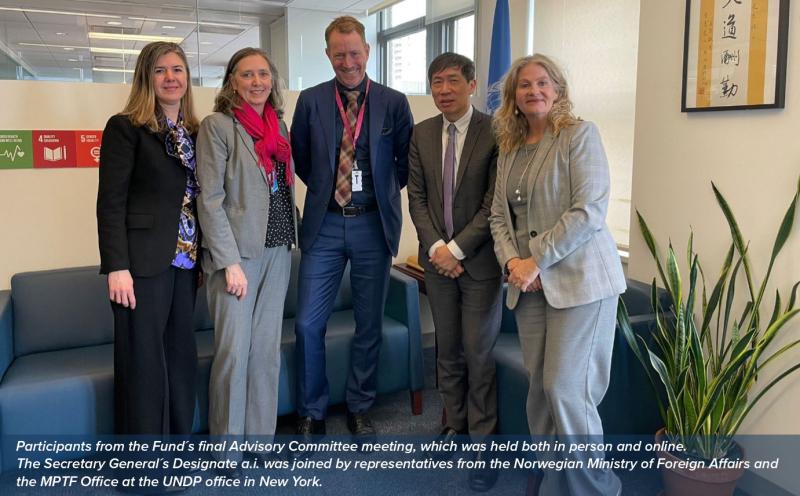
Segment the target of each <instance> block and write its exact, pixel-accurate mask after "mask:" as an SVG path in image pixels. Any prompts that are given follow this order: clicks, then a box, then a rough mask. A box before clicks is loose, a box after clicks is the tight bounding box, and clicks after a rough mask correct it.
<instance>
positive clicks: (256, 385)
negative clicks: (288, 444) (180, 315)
mask: <svg viewBox="0 0 800 496" xmlns="http://www.w3.org/2000/svg"><path fill="white" fill-rule="evenodd" d="M240 265H241V267H242V270H243V271H244V274H245V277H247V295H246V296H245V298H244V299H242V300H239V299H237V298H236V297H235V296H233V295H231V294H229V293H228V292H226V291H225V270H224V269H223V270H218V271H215V272H212V273H206V291H207V295H208V309H209V311H210V313H211V318H212V319H213V320H214V361H213V362H212V364H211V380H210V384H209V413H208V424H209V431H210V434H211V435H212V436H221V435H233V436H244V437H250V436H272V435H274V434H275V422H276V418H277V412H278V378H279V376H280V369H281V363H280V345H281V326H282V324H283V304H284V301H285V300H286V290H287V288H288V286H289V272H290V271H291V253H290V252H289V250H288V249H287V248H286V246H279V247H275V248H264V251H263V253H262V255H261V257H258V258H252V259H245V260H242V262H241V264H240ZM240 456H241V453H238V454H234V453H231V454H229V457H230V458H237V457H240Z"/></svg>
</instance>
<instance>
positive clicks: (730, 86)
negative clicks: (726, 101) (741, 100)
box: [720, 76, 739, 98]
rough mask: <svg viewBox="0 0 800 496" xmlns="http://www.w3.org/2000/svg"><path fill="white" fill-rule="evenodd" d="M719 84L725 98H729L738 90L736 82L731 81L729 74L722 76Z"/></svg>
mask: <svg viewBox="0 0 800 496" xmlns="http://www.w3.org/2000/svg"><path fill="white" fill-rule="evenodd" d="M720 85H721V86H722V96H724V97H725V98H731V97H733V96H735V95H736V93H737V92H738V91H739V85H738V84H736V83H731V82H730V77H729V76H725V77H724V78H722V81H720Z"/></svg>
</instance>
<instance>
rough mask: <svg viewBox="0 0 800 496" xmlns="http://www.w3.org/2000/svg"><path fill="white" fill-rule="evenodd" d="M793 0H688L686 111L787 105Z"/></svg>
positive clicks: (685, 80)
mask: <svg viewBox="0 0 800 496" xmlns="http://www.w3.org/2000/svg"><path fill="white" fill-rule="evenodd" d="M788 33H789V0H686V28H685V31H684V45H683V91H682V98H681V111H682V112H701V111H708V110H741V109H761V108H783V107H784V94H785V89H786V51H787V44H788Z"/></svg>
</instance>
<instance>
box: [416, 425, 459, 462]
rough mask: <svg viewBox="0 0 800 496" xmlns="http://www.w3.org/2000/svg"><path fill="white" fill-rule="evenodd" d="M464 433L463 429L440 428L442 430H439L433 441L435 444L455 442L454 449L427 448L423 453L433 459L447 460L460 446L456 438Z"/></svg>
mask: <svg viewBox="0 0 800 496" xmlns="http://www.w3.org/2000/svg"><path fill="white" fill-rule="evenodd" d="M465 435H467V433H466V432H464V431H457V430H455V429H453V428H452V427H445V428H444V429H442V432H440V433H439V435H438V436H436V439H434V441H435V442H436V443H437V444H440V445H441V444H448V445H449V444H450V443H456V449H454V450H427V451H425V455H426V456H429V457H431V458H433V459H434V460H449V459H450V458H452V457H453V454H454V453H455V452H456V451H458V450H459V448H460V446H459V443H458V438H459V437H460V436H465Z"/></svg>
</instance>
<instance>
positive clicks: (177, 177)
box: [97, 115, 194, 277]
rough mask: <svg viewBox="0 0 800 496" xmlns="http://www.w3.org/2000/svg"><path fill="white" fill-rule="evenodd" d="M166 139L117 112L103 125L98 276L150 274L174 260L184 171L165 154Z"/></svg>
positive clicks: (184, 186)
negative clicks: (138, 125)
mask: <svg viewBox="0 0 800 496" xmlns="http://www.w3.org/2000/svg"><path fill="white" fill-rule="evenodd" d="M164 138H165V136H164V134H156V133H152V132H150V131H148V130H147V129H146V128H144V127H136V126H134V125H133V124H132V123H131V121H130V120H129V119H128V118H127V117H124V116H121V115H115V116H113V117H111V118H110V119H109V120H108V123H107V124H106V128H105V130H104V131H103V144H102V146H101V147H100V182H99V185H98V191H97V235H98V241H99V243H100V272H101V273H102V274H107V273H109V272H113V271H115V270H123V269H128V270H130V272H131V274H132V275H134V276H139V277H149V276H153V275H156V274H158V273H160V272H163V271H164V270H166V269H167V268H169V266H170V265H171V264H172V259H173V258H174V257H175V249H176V247H177V243H178V222H179V220H180V210H181V204H182V203H183V195H184V193H185V191H186V174H187V171H186V168H185V167H184V166H183V164H182V163H181V161H180V159H178V158H174V157H170V156H169V155H167V151H166V147H165V144H164ZM193 138H194V137H193Z"/></svg>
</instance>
